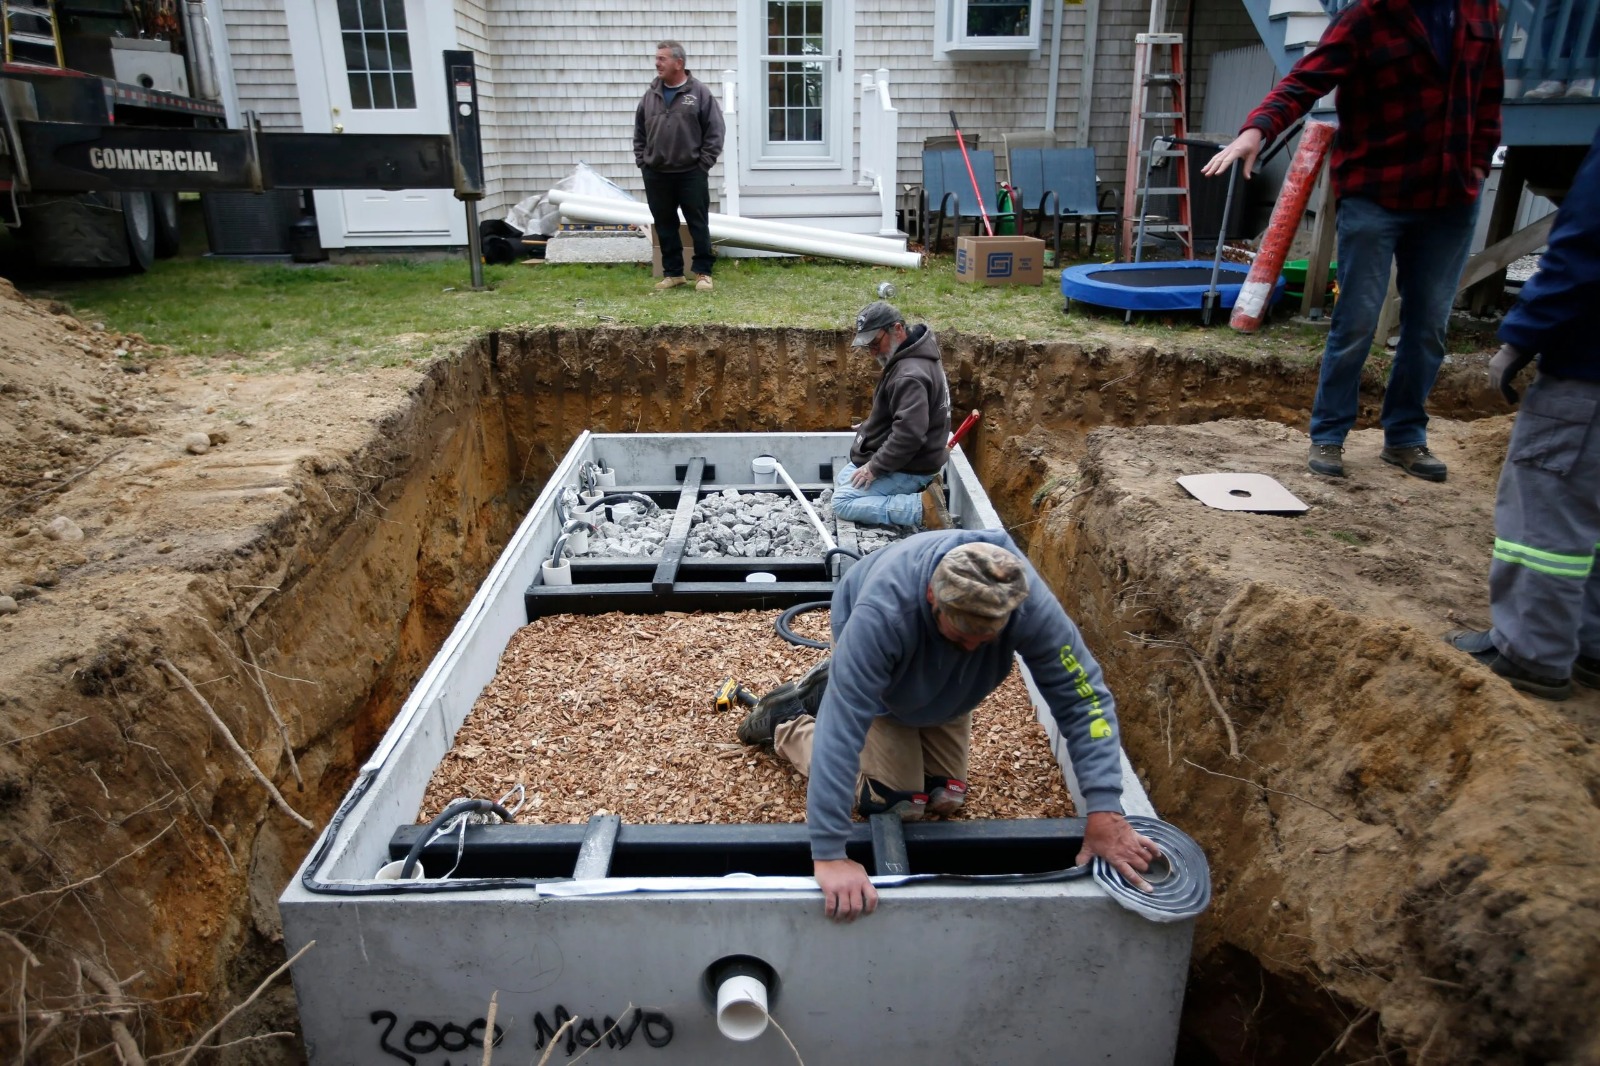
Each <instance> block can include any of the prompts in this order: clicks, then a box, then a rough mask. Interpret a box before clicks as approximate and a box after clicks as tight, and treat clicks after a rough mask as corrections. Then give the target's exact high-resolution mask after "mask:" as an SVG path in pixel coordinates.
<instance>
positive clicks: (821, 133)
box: [739, 0, 854, 184]
mask: <svg viewBox="0 0 1600 1066" xmlns="http://www.w3.org/2000/svg"><path fill="white" fill-rule="evenodd" d="M741 15H742V16H743V17H742V18H741V22H742V23H743V24H744V27H745V32H744V33H743V34H742V42H743V45H744V47H743V48H742V49H741V53H740V63H739V65H740V69H741V70H742V71H745V72H746V73H745V75H744V78H743V80H744V85H745V88H744V91H743V93H742V97H743V99H744V101H745V106H744V108H743V110H744V121H743V122H742V127H743V128H742V130H741V132H742V133H743V135H744V136H743V142H744V144H745V145H748V146H749V147H748V148H746V149H745V150H744V151H743V152H741V155H742V156H743V157H744V159H745V161H746V166H747V167H748V168H749V171H750V173H749V174H748V175H746V180H747V181H750V182H751V183H753V184H775V183H776V184H784V183H792V182H794V181H796V180H798V181H801V182H804V183H815V184H828V183H830V182H834V181H841V180H848V176H849V165H850V157H851V151H850V148H851V146H850V143H849V140H850V129H851V123H850V116H851V111H852V108H851V104H852V102H853V98H852V96H851V77H850V74H849V71H850V70H851V67H852V65H853V60H854V55H853V52H854V49H853V48H852V47H851V44H852V42H851V40H850V25H851V21H852V18H851V15H852V13H851V11H850V5H849V4H848V3H847V2H846V0H744V3H743V5H742V6H741ZM786 172H787V173H786ZM796 172H798V173H796Z"/></svg>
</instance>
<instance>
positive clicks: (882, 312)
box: [850, 300, 905, 348]
mask: <svg viewBox="0 0 1600 1066" xmlns="http://www.w3.org/2000/svg"><path fill="white" fill-rule="evenodd" d="M904 321H905V316H904V315H902V314H901V313H900V311H899V310H898V309H897V308H896V307H895V306H894V304H889V303H884V302H883V301H882V300H874V301H872V302H871V303H869V304H868V305H867V306H865V307H863V308H862V309H861V313H860V314H859V315H857V316H856V339H855V340H853V341H851V342H850V347H852V348H865V347H866V346H867V345H869V344H871V343H872V342H873V341H874V340H876V339H877V337H878V334H880V333H882V332H883V331H884V330H886V329H888V328H889V327H890V326H892V325H894V324H895V323H896V322H904Z"/></svg>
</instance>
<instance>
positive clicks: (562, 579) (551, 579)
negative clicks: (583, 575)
mask: <svg viewBox="0 0 1600 1066" xmlns="http://www.w3.org/2000/svg"><path fill="white" fill-rule="evenodd" d="M539 566H540V568H541V569H542V570H543V571H544V583H545V584H546V585H551V586H559V585H570V584H572V564H571V563H569V562H567V561H566V560H565V559H563V560H561V565H560V566H551V565H550V560H548V559H546V560H545V561H544V562H542V563H540V564H539Z"/></svg>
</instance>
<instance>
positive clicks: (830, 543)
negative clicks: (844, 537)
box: [772, 459, 839, 551]
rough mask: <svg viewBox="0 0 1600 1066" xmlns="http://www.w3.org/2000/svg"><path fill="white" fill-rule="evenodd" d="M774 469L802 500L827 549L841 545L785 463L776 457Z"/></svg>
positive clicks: (798, 498) (801, 504)
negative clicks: (791, 475)
mask: <svg viewBox="0 0 1600 1066" xmlns="http://www.w3.org/2000/svg"><path fill="white" fill-rule="evenodd" d="M772 469H773V472H774V473H776V474H777V475H778V477H780V478H782V479H783V483H784V484H785V485H788V486H789V491H790V492H792V493H794V498H795V499H797V500H799V501H800V506H801V507H804V508H805V511H806V517H807V518H809V519H811V524H812V525H814V526H816V527H817V532H818V533H820V534H822V544H823V547H824V548H825V550H827V551H833V549H835V548H837V547H838V546H839V545H838V543H837V542H835V541H834V539H833V538H832V537H831V536H829V535H828V527H827V526H825V525H823V524H822V516H821V515H819V514H817V509H816V508H815V507H812V506H811V501H810V500H808V499H806V494H805V493H803V492H801V491H800V486H799V485H796V484H795V483H794V478H792V477H790V476H789V471H787V470H785V469H784V468H783V464H782V463H780V462H778V461H777V460H776V459H774V460H773V461H772Z"/></svg>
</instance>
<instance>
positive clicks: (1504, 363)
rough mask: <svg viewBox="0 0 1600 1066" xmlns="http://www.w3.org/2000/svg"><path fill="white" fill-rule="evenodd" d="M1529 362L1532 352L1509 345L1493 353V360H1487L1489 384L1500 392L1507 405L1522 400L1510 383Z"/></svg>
mask: <svg viewBox="0 0 1600 1066" xmlns="http://www.w3.org/2000/svg"><path fill="white" fill-rule="evenodd" d="M1531 362H1533V353H1532V352H1524V351H1523V350H1522V349H1520V348H1517V347H1514V346H1512V345H1510V344H1502V345H1501V346H1500V350H1499V351H1498V352H1495V353H1494V358H1493V359H1491V360H1489V384H1491V385H1493V386H1494V387H1495V388H1497V389H1499V390H1500V395H1502V396H1504V397H1505V398H1506V402H1507V403H1516V402H1517V401H1518V400H1519V399H1521V398H1522V396H1521V394H1520V393H1519V392H1517V390H1516V389H1514V388H1512V387H1511V382H1512V381H1514V380H1515V379H1516V376H1517V375H1518V374H1520V373H1521V372H1522V368H1523V367H1525V366H1527V365H1528V364H1529V363H1531Z"/></svg>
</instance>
